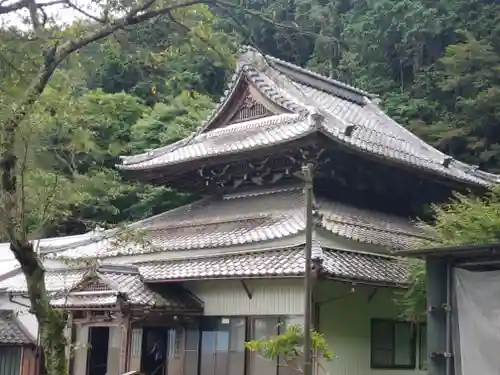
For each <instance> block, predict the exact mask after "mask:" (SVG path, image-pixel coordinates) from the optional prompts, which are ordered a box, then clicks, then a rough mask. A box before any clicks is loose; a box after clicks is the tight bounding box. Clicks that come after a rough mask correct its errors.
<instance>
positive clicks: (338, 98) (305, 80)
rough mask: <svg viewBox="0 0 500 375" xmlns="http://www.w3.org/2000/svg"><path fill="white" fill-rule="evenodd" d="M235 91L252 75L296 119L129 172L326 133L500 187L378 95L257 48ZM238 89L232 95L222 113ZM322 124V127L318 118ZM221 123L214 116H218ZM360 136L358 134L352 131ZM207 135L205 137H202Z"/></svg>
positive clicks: (141, 161)
mask: <svg viewBox="0 0 500 375" xmlns="http://www.w3.org/2000/svg"><path fill="white" fill-rule="evenodd" d="M238 65H239V71H238V73H237V74H236V75H235V76H234V77H233V79H234V83H233V86H232V88H234V85H236V84H237V83H238V82H239V81H240V80H241V76H242V75H245V77H246V79H247V80H249V81H250V82H252V83H253V84H254V85H256V86H257V87H258V88H259V90H260V91H261V93H262V94H263V95H264V96H265V97H267V98H268V99H269V100H271V101H273V102H274V103H276V104H277V105H279V106H281V107H283V108H285V109H287V110H289V111H291V112H292V113H293V114H294V115H293V114H287V115H276V116H271V117H268V118H265V119H261V120H253V121H248V122H243V123H239V124H235V125H231V126H228V127H226V128H222V129H215V130H211V131H207V132H205V133H201V132H202V131H203V130H205V129H206V127H207V126H208V124H202V126H201V128H200V131H199V132H198V133H196V134H194V135H192V136H191V137H189V138H187V139H185V140H182V141H180V142H177V143H176V144H173V145H170V146H167V147H163V148H161V149H157V150H153V151H150V152H148V153H145V154H140V155H135V156H130V157H124V158H123V164H122V165H121V166H120V168H122V169H127V170H140V169H150V168H157V167H162V166H166V165H171V164H178V163H183V162H185V161H188V160H194V159H203V158H206V157H211V156H215V155H224V154H232V153H238V152H241V151H244V150H251V149H255V148H264V147H269V146H272V145H276V144H280V143H284V142H289V141H291V140H294V139H297V138H301V137H304V136H306V135H308V134H310V133H312V132H322V133H323V134H325V135H327V136H329V137H330V138H331V139H333V140H335V141H337V142H340V143H343V144H345V145H346V146H349V147H351V148H354V149H356V150H358V151H360V152H366V153H370V154H373V155H376V156H379V157H383V158H387V159H392V160H395V161H399V162H402V163H405V164H408V165H412V166H414V167H417V168H423V169H426V170H429V171H432V172H435V173H438V174H440V175H443V176H447V177H449V178H452V179H455V180H460V181H465V182H467V183H472V184H480V185H484V184H489V183H491V182H499V181H500V178H499V176H497V175H493V174H489V173H486V172H481V171H479V170H477V168H476V167H474V166H470V165H467V164H465V163H461V162H458V161H454V160H452V159H451V158H450V157H449V156H447V155H445V154H443V153H442V152H440V151H438V150H437V149H435V148H434V147H432V146H430V145H429V144H427V143H425V142H424V141H422V140H421V139H419V138H418V137H417V136H415V135H414V134H412V133H411V132H409V131H408V130H406V129H405V128H404V127H403V126H401V125H399V124H398V123H396V122H395V121H394V120H392V119H391V118H390V117H388V116H387V115H386V114H385V113H384V112H383V111H382V110H381V109H380V108H379V107H378V106H377V105H376V104H375V103H374V102H372V99H373V95H370V94H368V93H366V92H364V91H361V90H358V89H355V88H353V87H350V86H347V85H345V84H342V83H340V82H337V81H334V80H331V79H328V78H325V77H321V76H319V75H317V74H314V73H312V72H309V71H307V70H305V69H302V68H299V67H297V66H294V65H292V64H288V63H285V62H283V61H280V60H278V59H275V58H272V57H269V56H268V57H266V58H264V57H263V56H262V55H260V54H259V53H258V52H256V51H255V50H252V49H249V50H247V51H246V53H244V54H242V56H241V57H240V60H239V64H238ZM233 91H234V90H232V89H231V90H228V92H227V94H226V96H225V97H224V98H223V99H222V103H221V105H220V106H219V107H218V108H217V109H216V110H215V112H214V113H218V112H219V111H220V110H221V107H223V106H225V105H226V104H227V102H228V100H229V97H230V96H231V95H232V93H233ZM318 115H319V117H320V118H322V119H321V120H320V121H319V122H318V121H316V120H314V119H315V118H316V119H317V118H318ZM212 117H213V116H212ZM349 129H350V130H352V131H349ZM200 133H201V134H200Z"/></svg>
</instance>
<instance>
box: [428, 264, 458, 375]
mask: <svg viewBox="0 0 500 375" xmlns="http://www.w3.org/2000/svg"><path fill="white" fill-rule="evenodd" d="M426 270H427V309H428V310H427V350H428V354H429V361H428V368H427V374H428V375H452V372H451V371H452V367H453V366H451V364H452V360H453V358H452V353H451V340H450V336H451V324H450V322H451V315H450V314H451V304H450V303H449V302H450V298H451V296H450V295H449V292H450V289H449V287H450V286H449V282H450V279H451V278H450V277H449V276H450V275H449V271H450V269H449V267H448V264H447V260H446V259H441V258H432V257H429V258H428V259H427V260H426Z"/></svg>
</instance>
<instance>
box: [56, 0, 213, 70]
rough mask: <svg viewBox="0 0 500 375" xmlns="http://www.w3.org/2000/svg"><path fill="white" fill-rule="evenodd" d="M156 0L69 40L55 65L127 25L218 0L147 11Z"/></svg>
mask: <svg viewBox="0 0 500 375" xmlns="http://www.w3.org/2000/svg"><path fill="white" fill-rule="evenodd" d="M155 1H156V0H147V1H146V2H145V3H143V4H141V5H138V6H136V7H134V8H133V9H132V10H130V11H129V12H128V13H127V14H126V15H125V16H123V17H121V18H118V19H117V20H115V21H113V22H112V23H110V24H108V25H105V26H101V27H99V28H98V29H96V30H93V31H89V32H88V33H87V34H85V35H84V36H82V37H80V38H78V39H74V40H70V41H67V42H66V43H64V44H63V45H61V47H60V48H59V50H58V53H57V57H56V59H55V65H56V66H57V65H59V64H60V63H61V62H62V61H63V60H64V59H65V58H66V57H68V56H69V55H70V54H71V53H73V52H75V51H77V50H79V49H80V48H82V47H84V46H86V45H88V44H90V43H92V42H95V41H97V40H100V39H103V38H105V37H107V36H109V35H111V34H112V33H114V32H115V31H116V30H118V29H121V28H123V27H126V26H131V25H136V24H138V23H141V22H144V21H147V20H150V19H152V18H155V17H157V16H159V15H162V14H165V13H167V12H169V11H173V10H176V9H181V8H187V7H189V6H192V5H197V4H207V3H213V2H215V1H216V0H190V1H186V2H184V3H180V4H174V5H171V6H168V7H163V8H158V9H155V10H150V11H145V10H146V9H149V8H150V7H151V6H152V5H153V4H154V3H155ZM54 69H55V68H54Z"/></svg>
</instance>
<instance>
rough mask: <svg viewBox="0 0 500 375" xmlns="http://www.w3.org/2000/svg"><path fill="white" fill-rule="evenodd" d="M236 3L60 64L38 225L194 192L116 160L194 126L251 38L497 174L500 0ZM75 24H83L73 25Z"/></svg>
mask: <svg viewBox="0 0 500 375" xmlns="http://www.w3.org/2000/svg"><path fill="white" fill-rule="evenodd" d="M241 6H242V7H241V8H242V10H241V11H240V12H235V11H234V10H232V11H231V10H226V11H223V10H220V9H217V11H216V13H215V14H214V13H212V11H211V10H210V9H209V8H208V7H207V6H205V5H197V6H195V7H191V8H189V9H186V10H185V11H184V13H183V14H182V15H181V16H182V23H180V22H179V23H178V24H176V23H175V22H174V23H172V22H171V21H170V20H168V21H167V20H163V19H162V18H160V19H158V20H155V21H154V22H149V23H145V24H140V25H138V26H135V27H129V28H127V29H125V30H122V31H120V32H118V33H116V34H115V35H114V36H113V37H110V38H108V39H106V40H104V41H101V42H99V43H94V44H91V45H89V46H88V47H86V48H85V49H84V50H82V51H80V52H79V53H78V54H75V55H73V56H71V59H70V60H68V61H66V62H65V63H64V65H63V66H62V67H61V68H60V69H59V70H58V71H57V74H56V75H55V77H54V78H53V79H52V80H51V81H50V85H49V88H48V89H47V90H46V91H45V92H44V94H43V97H42V98H43V100H42V101H41V103H39V104H38V105H37V107H36V113H33V114H31V115H30V117H29V121H31V123H32V124H35V125H36V126H33V127H31V129H32V130H31V131H30V134H29V135H27V136H26V137H25V138H23V141H24V142H25V143H26V145H27V149H28V150H33V149H36V150H37V153H36V155H37V157H36V160H32V161H31V162H32V163H34V164H36V165H37V168H33V172H31V173H30V174H29V179H30V180H31V182H34V183H31V184H30V185H29V186H30V188H31V189H33V191H32V192H31V193H30V194H28V195H27V196H28V197H32V198H31V199H37V200H44V199H45V200H47V202H48V203H47V206H48V205H49V203H50V204H51V205H52V206H53V207H55V208H53V209H52V210H51V214H50V215H48V214H47V211H46V210H45V206H44V205H43V204H39V203H38V204H33V205H32V206H33V210H32V212H31V215H30V217H29V220H31V222H30V224H31V225H32V228H38V227H39V226H40V225H41V224H43V227H44V228H47V229H44V230H43V233H42V235H57V234H66V233H80V232H83V231H86V230H88V229H91V228H92V227H94V226H95V225H97V224H98V225H101V226H103V225H116V224H119V223H121V222H125V221H130V220H136V219H139V218H142V217H145V216H149V215H151V214H155V213H159V212H162V211H164V210H167V209H169V208H172V207H174V206H177V205H179V204H182V203H183V202H185V201H186V200H188V199H190V197H186V196H184V195H182V194H180V193H179V192H173V191H171V190H170V189H169V188H168V187H152V186H147V185H144V184H140V183H137V182H135V181H131V180H126V179H124V177H123V176H122V175H121V174H119V173H118V172H117V171H116V170H115V169H114V168H113V166H114V164H115V163H116V162H117V161H118V156H119V155H121V154H130V153H136V152H139V151H143V150H146V149H148V148H154V147H158V146H160V145H165V144H167V143H169V142H173V141H175V140H178V139H179V138H182V137H184V136H186V135H187V134H189V133H190V132H192V131H193V130H195V128H196V127H197V126H198V125H199V123H200V121H201V120H202V119H204V118H205V117H206V116H207V115H208V113H209V111H210V109H211V108H212V107H213V105H214V104H213V103H214V102H216V101H217V100H218V98H219V96H220V95H221V94H222V92H223V91H224V88H225V82H226V79H227V77H228V75H230V74H232V69H233V61H234V56H235V53H236V50H237V47H238V46H239V45H241V44H243V43H245V44H253V45H255V46H257V47H258V48H260V49H261V50H262V51H264V52H267V53H269V54H272V55H274V56H276V57H279V58H282V59H284V60H288V61H291V62H293V63H297V64H300V65H302V66H307V67H308V68H310V69H312V70H315V71H317V72H319V73H322V74H325V75H328V76H331V77H334V78H337V79H339V80H342V81H345V82H348V83H350V84H353V85H356V86H359V87H361V88H363V89H365V90H368V91H371V92H374V93H377V94H379V95H380V96H381V99H382V105H383V107H384V108H385V109H386V110H387V111H388V113H389V114H390V115H391V116H393V117H394V118H395V119H396V120H398V121H399V122H401V123H402V124H403V125H405V126H407V127H408V128H410V129H411V130H412V131H414V132H416V133H417V134H419V135H420V136H422V137H423V138H425V139H426V140H427V141H429V142H431V143H432V144H434V145H435V146H437V147H438V148H440V149H441V150H443V151H445V152H447V153H450V154H452V155H453V156H455V157H457V158H459V159H462V160H464V161H467V162H469V163H473V164H478V165H479V166H481V167H482V168H485V169H487V170H490V171H496V172H500V145H499V143H500V5H499V4H498V1H495V0H444V1H441V2H431V1H426V0H413V1H410V0H331V1H324V0H314V1H313V0H295V1H290V0H286V1H284V0H277V1H268V2H266V1H251V2H247V1H246V0H245V1H243V2H242V3H241ZM186 25H187V27H186ZM77 31H78V24H75V25H74V26H73V27H70V28H69V29H68V30H66V31H65V32H77ZM13 35H14V36H15V32H14V31H12V30H9V31H7V30H4V31H3V36H2V38H3V42H2V47H1V48H0V71H1V73H2V78H3V79H2V85H3V86H4V87H2V90H1V99H2V104H3V105H5V104H8V102H9V96H11V95H12V90H15V88H14V87H13V86H12V82H13V78H12V77H17V78H16V79H17V80H18V81H19V85H20V86H22V85H23V82H22V79H23V76H25V74H24V73H25V72H26V71H29V69H30V65H29V64H30V63H29V51H30V48H33V45H36V40H35V41H32V42H29V43H28V42H24V43H23V44H20V43H18V42H16V40H15V38H14V37H13ZM26 56H27V57H26ZM7 76H8V78H9V79H6V77H7ZM33 129H35V130H33ZM40 150H41V151H42V153H41V154H40ZM26 154H27V156H26V157H27V158H29V157H30V152H27V153H26ZM40 155H43V157H40ZM54 186H57V189H55V190H54V188H53V187H54ZM58 201H61V202H62V201H64V203H65V204H64V205H61V209H58V208H57V202H58ZM54 203H56V204H54ZM66 203H70V205H69V208H68V206H67V205H66ZM27 204H28V205H29V202H27ZM47 224H48V225H47Z"/></svg>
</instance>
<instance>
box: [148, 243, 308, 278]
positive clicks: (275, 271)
mask: <svg viewBox="0 0 500 375" xmlns="http://www.w3.org/2000/svg"><path fill="white" fill-rule="evenodd" d="M139 269H140V272H141V275H143V277H144V279H145V280H146V281H158V280H168V281H170V280H199V279H213V278H226V277H228V278H234V277H271V276H296V275H299V274H301V273H302V272H303V270H304V252H303V251H302V250H297V249H295V250H276V251H266V252H253V253H240V254H234V255H225V256H216V257H204V258H198V259H183V260H175V261H166V262H151V263H145V264H141V265H139Z"/></svg>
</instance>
